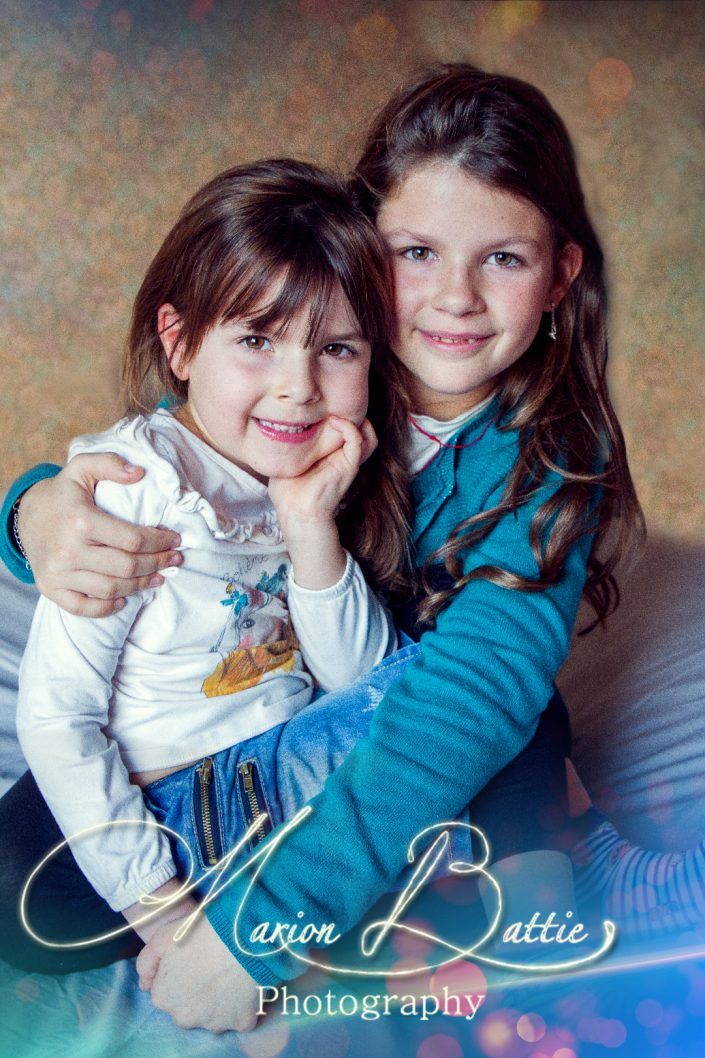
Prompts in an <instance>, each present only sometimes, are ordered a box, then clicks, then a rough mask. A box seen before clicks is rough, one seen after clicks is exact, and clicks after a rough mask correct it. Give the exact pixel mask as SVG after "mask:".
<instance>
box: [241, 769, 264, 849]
mask: <svg viewBox="0 0 705 1058" xmlns="http://www.w3.org/2000/svg"><path fill="white" fill-rule="evenodd" d="M237 770H238V773H239V775H240V780H241V783H242V788H243V791H244V793H245V797H246V798H247V804H248V805H249V808H250V818H249V819H248V820H247V826H248V827H249V826H250V825H251V824H252V823H254V822H255V821H256V820H257V819H259V817H260V816H261V815H263V811H262V808H261V807H260V802H259V798H258V796H257V785H258V783H259V775H258V774H257V766H256V765H255V764H253V763H252V762H251V761H245V763H244V764H241V765H240V766H239V767H238V769H237ZM271 829H272V828H271V824H269V825H268V826H267V828H266V829H265V821H264V820H263V821H262V822H261V823H260V825H259V827H258V828H257V830H256V831H255V835H254V844H257V842H259V841H263V840H264V839H265V837H266V836H267V831H269V830H271Z"/></svg>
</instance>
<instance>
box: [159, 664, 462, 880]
mask: <svg viewBox="0 0 705 1058" xmlns="http://www.w3.org/2000/svg"><path fill="white" fill-rule="evenodd" d="M419 651H420V648H419V646H418V644H416V643H409V644H408V645H407V646H404V647H402V648H401V650H398V651H397V652H396V653H395V654H392V655H390V656H389V657H388V658H385V659H384V661H382V662H381V663H380V664H379V665H377V667H376V668H374V669H373V670H372V671H371V672H369V673H366V674H365V675H364V676H361V677H360V678H359V679H358V680H356V682H355V683H353V684H351V685H350V686H349V687H345V688H343V689H342V690H339V691H333V692H331V693H328V694H323V695H320V696H318V697H317V699H316V700H315V701H314V702H312V703H311V704H310V705H309V706H307V707H306V708H305V709H302V710H301V712H299V713H297V714H296V715H295V716H293V717H292V718H291V719H290V720H288V721H287V722H286V723H283V724H279V725H278V726H277V727H274V728H271V729H270V730H269V731H264V732H263V733H262V734H259V735H255V736H254V737H253V738H250V739H247V740H246V741H245V742H239V743H237V745H235V746H231V747H230V748H229V749H224V750H221V751H220V752H219V753H214V754H212V755H211V756H210V757H207V758H206V759H205V761H201V762H200V763H199V764H197V765H191V766H189V767H188V768H183V769H181V770H180V771H177V772H172V774H171V775H167V776H165V777H164V778H163V779H157V781H156V782H153V783H150V785H149V786H147V787H146V789H145V790H144V798H145V802H146V804H147V807H148V808H149V809H150V811H151V812H152V813H153V814H154V816H155V818H156V819H157V820H158V821H159V822H160V823H163V824H165V825H166V826H167V827H169V828H170V829H171V830H174V831H176V833H177V834H179V835H180V836H181V837H182V838H183V839H184V841H185V843H186V845H187V846H188V850H190V852H191V854H192V856H193V861H191V857H190V856H189V851H188V850H187V849H186V847H185V846H184V843H183V842H181V841H178V840H172V853H173V856H174V860H175V862H176V865H177V867H178V870H179V875H180V876H182V877H186V876H187V875H188V874H189V873H190V871H191V872H192V873H193V874H194V877H198V876H199V875H200V874H202V873H203V872H204V871H206V870H208V868H209V867H211V866H214V865H215V864H216V863H217V862H218V861H219V860H220V859H221V858H222V856H224V855H225V853H227V852H229V851H230V850H231V849H232V848H233V847H234V846H235V845H236V844H237V843H238V842H239V841H240V840H241V839H242V838H243V836H244V834H245V833H246V831H247V830H248V828H249V827H250V826H251V825H252V824H253V822H254V821H255V820H256V819H257V818H258V817H260V816H262V814H263V813H266V815H267V817H268V818H267V819H266V821H263V823H262V825H261V826H260V827H259V828H257V829H256V831H255V833H254V834H253V835H252V837H251V838H250V841H249V846H250V849H253V848H254V847H255V845H256V844H257V843H258V841H260V840H261V839H262V838H264V837H265V836H266V835H267V834H268V833H269V832H270V830H272V828H273V827H276V826H278V825H279V824H280V823H282V822H284V821H286V820H288V819H291V817H292V816H294V815H295V814H296V812H297V811H298V810H299V809H300V808H302V807H303V806H304V805H305V804H306V803H307V801H310V799H311V798H312V797H315V795H316V794H317V793H320V791H321V790H322V788H323V785H324V783H325V781H326V779H327V778H328V776H329V775H330V773H331V772H332V771H334V770H335V769H336V768H337V767H338V766H339V765H340V764H341V763H342V761H343V760H344V759H345V758H346V757H347V755H348V754H349V753H350V751H351V750H352V749H353V747H354V746H355V745H356V744H357V742H359V741H360V739H361V738H364V737H365V735H367V734H368V732H369V727H370V721H371V719H372V715H373V713H374V710H375V707H376V706H377V705H378V703H379V702H381V700H382V698H383V697H384V695H385V693H386V691H387V690H388V689H389V687H390V686H391V685H392V684H393V683H394V682H395V680H397V679H398V678H399V676H400V675H401V674H402V672H403V671H404V669H405V667H406V666H407V665H408V663H409V662H410V661H412V660H413V659H414V658H415V657H416V656H417V655H418V653H419ZM463 820H464V821H465V822H467V813H466V814H465V815H464V816H463ZM451 850H452V856H453V858H455V859H460V858H462V859H465V860H466V861H467V860H468V859H469V858H470V857H471V854H472V853H471V844H470V841H469V832H468V831H466V830H464V829H462V828H454V829H453V831H452V832H451ZM191 864H193V866H191ZM405 873H406V871H405ZM211 884H212V883H211V881H209V880H208V879H206V880H205V882H204V884H203V887H202V889H203V891H206V892H207V890H208V888H209V886H210V885H211Z"/></svg>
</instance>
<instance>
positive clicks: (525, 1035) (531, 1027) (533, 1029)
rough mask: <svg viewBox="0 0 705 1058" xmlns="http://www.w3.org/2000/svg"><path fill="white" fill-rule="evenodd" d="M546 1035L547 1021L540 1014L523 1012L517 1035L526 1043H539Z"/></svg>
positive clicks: (518, 1022) (518, 1023)
mask: <svg viewBox="0 0 705 1058" xmlns="http://www.w3.org/2000/svg"><path fill="white" fill-rule="evenodd" d="M545 1035H546V1022H545V1021H544V1020H543V1018H542V1017H541V1015H540V1014H522V1016H521V1017H520V1018H519V1020H518V1021H517V1036H519V1038H520V1039H522V1040H524V1041H525V1043H538V1042H539V1040H542V1039H543V1038H544V1036H545Z"/></svg>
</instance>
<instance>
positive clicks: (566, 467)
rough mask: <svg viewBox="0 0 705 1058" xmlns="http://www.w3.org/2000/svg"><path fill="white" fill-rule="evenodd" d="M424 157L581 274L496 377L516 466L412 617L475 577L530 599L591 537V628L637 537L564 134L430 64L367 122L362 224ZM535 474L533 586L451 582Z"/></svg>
mask: <svg viewBox="0 0 705 1058" xmlns="http://www.w3.org/2000/svg"><path fill="white" fill-rule="evenodd" d="M438 160H442V161H448V162H451V163H453V164H455V165H458V166H461V167H462V168H463V169H464V170H465V171H466V172H468V173H469V174H470V175H472V176H473V177H475V178H476V179H479V180H481V181H483V182H484V183H485V184H486V185H487V186H488V187H491V188H498V189H500V190H502V191H507V192H510V193H511V194H514V195H519V196H521V198H523V199H526V200H528V201H529V202H531V203H533V205H534V206H536V207H537V208H538V209H539V210H540V211H541V212H542V213H543V214H544V215H545V216H546V217H547V219H548V220H549V222H550V225H551V231H552V235H553V243H554V253H555V259H556V260H558V257H559V255H560V252H561V250H562V248H563V247H564V246H565V245H566V244H567V243H568V242H574V243H577V245H578V246H579V247H581V249H582V251H583V265H582V269H581V271H580V274H579V275H578V277H577V279H576V280H575V281H574V283H573V285H572V287H571V288H570V290H569V291H568V294H567V295H566V296H565V297H564V299H563V301H562V302H561V303H560V305H559V307H558V308H557V310H556V323H557V328H558V336H557V340H556V341H552V340H550V339H549V337H548V327H543V326H542V327H541V328H540V330H539V333H538V334H537V336H536V338H535V339H534V341H533V343H532V344H531V346H530V348H529V349H528V350H527V351H526V353H525V354H524V355H523V356H522V357H520V359H519V360H518V361H517V362H516V363H515V364H514V365H513V366H512V367H510V368H509V369H508V370H506V371H505V372H504V373H503V374H502V376H501V377H500V379H499V380H498V381H499V400H500V405H499V407H500V412H499V422H500V423H501V428H502V429H505V430H518V431H519V452H520V456H519V460H518V461H517V464H516V466H515V468H514V471H513V473H512V474H511V476H510V478H509V480H508V481H507V486H506V489H505V491H504V495H503V496H502V499H501V500H500V503H499V504H498V505H497V506H496V507H494V508H493V509H492V510H488V511H481V512H479V513H478V514H474V515H472V516H471V517H469V518H467V519H465V521H463V522H461V523H460V524H459V525H457V526H456V527H455V529H454V530H453V532H452V533H451V534H450V536H449V538H448V540H447V541H446V542H445V544H444V545H443V546H442V547H440V548H439V549H438V550H437V551H436V552H434V554H433V555H431V557H430V558H429V560H428V563H427V567H426V571H425V575H424V580H423V583H424V586H425V587H426V591H427V597H426V598H425V600H424V602H423V603H422V606H421V610H420V614H419V616H420V619H421V620H425V621H429V620H432V619H433V618H434V617H435V615H436V614H437V613H438V612H439V610H441V609H442V608H443V606H445V605H446V604H447V602H448V601H449V599H450V598H451V597H452V595H453V594H455V593H456V592H457V591H459V590H460V588H462V587H463V586H464V585H465V584H466V583H467V582H468V581H470V580H473V579H476V578H479V577H482V578H486V579H488V580H491V581H493V582H494V583H496V584H500V585H503V586H504V587H507V588H516V589H519V590H522V591H542V590H543V589H544V588H546V587H547V586H548V585H550V584H553V583H555V582H556V581H557V580H558V579H559V578H560V577H561V575H562V571H563V566H564V563H565V560H566V556H567V554H568V552H569V550H570V548H571V547H572V546H573V544H574V543H575V542H576V541H577V540H578V539H580V537H582V536H584V535H585V534H587V533H594V534H595V535H594V543H593V546H592V550H591V555H590V559H589V564H588V576H587V581H586V584H585V589H584V592H585V595H586V597H587V599H588V601H589V602H590V603H591V605H592V607H593V608H594V610H595V613H596V615H597V619H598V620H600V621H604V618H605V617H606V615H607V614H608V613H609V612H610V610H611V609H612V608H614V607H615V606H616V605H617V603H618V600H619V593H618V590H617V586H616V582H615V580H614V577H613V569H614V567H615V565H616V563H617V561H618V559H619V557H620V556H621V555H622V554H623V552H624V551H625V550H626V548H627V544H628V540H629V537H630V535H631V534H632V531H633V530H635V529H638V530H641V529H643V516H642V514H641V510H640V507H639V503H638V500H637V497H636V493H635V491H634V486H633V484H632V480H631V476H630V473H629V468H628V465H627V458H626V452H625V445H624V438H623V436H622V431H621V429H620V426H619V423H618V421H617V417H616V415H615V412H614V409H613V407H612V404H611V401H610V397H609V393H608V391H607V382H606V365H607V332H606V309H607V298H606V291H605V283H604V275H603V258H602V251H601V249H600V246H599V243H598V241H597V237H596V235H595V232H594V230H593V227H592V225H591V223H590V220H589V218H588V215H587V211H586V208H585V202H584V199H583V194H582V190H581V187H580V181H579V178H578V174H577V169H576V164H575V158H574V154H573V148H572V146H571V142H570V139H569V137H568V133H567V131H566V129H565V126H564V124H563V122H562V121H561V119H560V118H559V116H558V115H557V114H556V112H555V111H554V110H553V108H552V107H551V105H550V103H549V102H548V100H547V99H546V98H545V96H544V95H542V93H541V92H539V91H538V89H536V88H534V87H533V86H532V85H530V84H527V83H526V82H524V81H519V80H517V79H515V78H513V77H505V76H502V75H498V74H489V73H485V72H483V71H482V70H479V69H477V68H476V67H474V66H470V65H468V64H465V63H451V64H444V65H439V66H436V67H434V68H432V69H430V70H426V71H424V72H423V73H421V74H420V75H419V77H418V78H417V79H416V80H415V81H412V82H411V83H410V84H408V85H406V86H405V87H403V88H402V89H401V90H400V91H399V92H398V93H397V94H396V95H395V96H393V97H392V99H391V100H390V101H389V102H388V103H387V104H386V106H385V107H384V108H383V109H382V110H381V111H380V113H379V114H378V116H377V118H376V120H375V121H374V122H373V125H372V128H371V130H370V132H369V135H368V138H367V142H366V144H365V147H364V150H363V153H362V157H361V158H360V161H359V162H358V165H357V167H356V170H355V175H354V178H353V190H354V193H355V195H356V198H357V200H358V201H359V203H360V204H361V206H362V208H363V209H364V211H365V212H366V213H367V214H368V216H370V217H371V218H373V219H374V218H375V217H376V215H377V211H378V209H379V206H380V203H381V202H382V201H383V199H384V198H385V197H386V196H387V195H389V194H390V193H393V192H394V190H395V188H397V187H398V186H399V184H400V182H401V181H402V180H403V179H404V177H405V176H406V175H407V174H408V173H409V172H410V171H411V170H412V169H413V168H414V167H415V166H418V165H419V164H422V163H424V162H431V161H438ZM549 473H556V474H558V475H559V476H560V478H561V479H562V481H561V484H560V485H559V487H558V488H557V489H556V490H555V492H554V493H553V495H552V496H551V498H550V499H549V500H548V501H547V502H546V503H544V504H543V505H542V506H541V507H539V509H538V510H537V512H536V514H535V515H534V517H533V520H532V523H531V528H530V539H531V546H532V549H533V552H534V555H535V558H536V561H537V564H538V571H539V575H538V578H537V579H529V578H526V577H521V576H518V575H516V574H514V573H510V572H508V571H507V570H504V569H501V568H499V567H496V566H481V567H479V568H477V569H474V570H472V571H471V572H469V573H467V574H465V575H463V572H462V561H461V559H462V553H463V551H465V550H466V549H467V548H468V547H469V546H471V545H472V544H474V543H476V542H477V541H478V540H481V539H482V538H483V537H485V536H486V535H487V534H488V533H489V532H490V531H491V530H492V528H493V526H494V525H496V524H497V522H498V521H499V519H500V518H502V517H503V516H504V515H505V514H506V513H507V512H510V511H512V510H515V509H516V508H517V507H518V506H520V505H522V504H524V503H526V502H527V501H528V500H529V499H530V497H531V496H533V495H535V493H536V492H537V490H538V489H539V488H540V487H541V484H542V482H544V480H545V479H546V476H547V475H548V474H549ZM610 526H613V527H614V529H613V531H612V532H610V533H609V539H607V531H608V529H609V527H610ZM439 561H442V562H444V563H445V566H446V568H447V570H448V571H449V573H450V574H451V575H452V576H453V578H454V580H455V584H454V586H453V587H452V588H451V589H450V590H448V591H437V592H434V591H433V590H432V589H431V587H430V585H429V583H428V579H427V576H426V573H427V570H428V567H429V565H430V564H431V563H438V562H439Z"/></svg>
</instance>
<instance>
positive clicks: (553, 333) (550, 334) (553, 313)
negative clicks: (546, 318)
mask: <svg viewBox="0 0 705 1058" xmlns="http://www.w3.org/2000/svg"><path fill="white" fill-rule="evenodd" d="M548 337H549V338H550V339H551V341H553V342H555V340H556V338H557V337H558V331H557V330H556V308H555V305H551V329H550V331H549V332H548Z"/></svg>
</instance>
